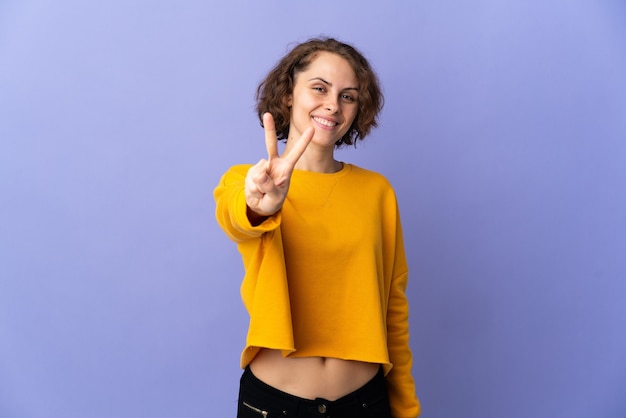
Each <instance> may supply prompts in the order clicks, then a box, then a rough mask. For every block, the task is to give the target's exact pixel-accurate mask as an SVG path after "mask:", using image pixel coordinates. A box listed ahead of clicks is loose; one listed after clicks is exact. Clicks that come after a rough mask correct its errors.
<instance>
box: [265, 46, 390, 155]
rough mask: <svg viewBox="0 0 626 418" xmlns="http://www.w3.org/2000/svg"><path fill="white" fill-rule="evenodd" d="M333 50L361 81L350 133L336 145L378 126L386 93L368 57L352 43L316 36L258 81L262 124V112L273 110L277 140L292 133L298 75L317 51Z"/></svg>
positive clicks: (271, 111)
mask: <svg viewBox="0 0 626 418" xmlns="http://www.w3.org/2000/svg"><path fill="white" fill-rule="evenodd" d="M321 51H326V52H332V53H334V54H337V55H339V56H340V57H342V58H344V59H345V60H346V61H348V63H349V64H350V66H351V67H352V69H353V70H354V73H355V74H356V77H357V80H358V82H359V100H358V105H359V106H358V112H357V115H356V118H355V119H354V122H352V126H350V128H349V129H348V132H346V134H345V135H344V136H343V137H342V138H341V139H339V140H338V141H337V142H336V144H335V145H336V146H337V147H340V146H342V145H355V146H356V141H357V140H362V139H363V138H365V136H366V135H367V134H368V133H369V132H370V130H371V129H372V128H375V127H376V126H378V123H377V120H376V118H377V116H378V114H379V113H380V111H381V110H382V108H383V101H384V100H383V94H382V91H381V88H380V85H379V82H378V77H377V76H376V73H374V71H373V70H372V68H371V66H370V64H369V62H368V61H367V60H366V59H365V57H364V56H363V55H362V54H361V53H360V52H359V51H357V49H356V48H354V47H353V46H351V45H348V44H345V43H343V42H339V41H337V40H335V39H333V38H314V39H309V40H308V41H306V42H303V43H301V44H299V45H296V46H295V47H294V48H293V49H292V50H291V51H290V52H289V53H287V55H285V56H284V57H283V58H282V59H281V60H280V61H279V62H278V64H276V66H275V67H274V68H273V69H272V70H271V71H270V72H269V73H268V75H267V77H266V78H265V80H263V81H262V82H261V84H259V87H258V88H257V93H256V100H257V105H256V110H257V113H258V115H259V119H260V120H261V124H263V114H264V113H265V112H270V113H271V114H272V116H274V122H275V124H276V136H277V137H278V139H287V135H288V134H289V123H290V109H289V107H288V106H287V99H288V97H289V96H290V95H291V94H292V93H293V88H294V84H295V76H296V74H298V73H299V72H302V71H305V70H306V69H307V67H308V66H309V64H310V63H311V62H312V61H313V58H315V56H316V55H317V53H318V52H321Z"/></svg>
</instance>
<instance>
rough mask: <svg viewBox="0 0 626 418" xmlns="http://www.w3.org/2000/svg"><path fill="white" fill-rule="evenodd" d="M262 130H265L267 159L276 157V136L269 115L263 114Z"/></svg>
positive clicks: (271, 117)
mask: <svg viewBox="0 0 626 418" xmlns="http://www.w3.org/2000/svg"><path fill="white" fill-rule="evenodd" d="M263 128H264V129H265V148H266V149H267V156H268V159H270V160H271V159H272V158H276V157H278V137H277V136H276V126H275V125H274V117H273V116H272V114H271V113H269V112H266V113H264V114H263Z"/></svg>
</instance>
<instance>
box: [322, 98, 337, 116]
mask: <svg viewBox="0 0 626 418" xmlns="http://www.w3.org/2000/svg"><path fill="white" fill-rule="evenodd" d="M324 108H325V109H326V110H328V111H329V112H332V113H335V112H337V110H338V109H339V104H338V102H337V99H336V98H331V97H329V98H327V100H326V103H325V104H324Z"/></svg>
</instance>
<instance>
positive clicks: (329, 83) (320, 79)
mask: <svg viewBox="0 0 626 418" xmlns="http://www.w3.org/2000/svg"><path fill="white" fill-rule="evenodd" d="M315 80H319V81H321V82H322V83H324V84H326V85H327V86H329V87H332V86H333V83H331V82H330V81H326V80H324V79H323V78H322V77H313V78H311V79H309V81H315ZM345 90H356V91H359V89H358V87H346V88H345V89H343V91H345Z"/></svg>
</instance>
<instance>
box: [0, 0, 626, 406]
mask: <svg viewBox="0 0 626 418" xmlns="http://www.w3.org/2000/svg"><path fill="white" fill-rule="evenodd" d="M207 3H209V2H203V1H198V0H192V1H186V2H173V1H172V2H154V1H147V0H144V1H134V2H122V1H116V0H113V1H108V2H84V1H78V0H62V1H57V2H51V1H43V0H39V1H37V0H20V1H17V0H5V1H3V2H2V3H0V202H1V204H0V416H1V417H7V418H49V417H55V418H56V417H59V418H61V417H63V418H85V417H89V418H105V417H106V418H109V417H151V418H161V417H163V418H166V417H167V418H170V417H186V418H193V417H198V418H200V417H207V416H222V417H228V416H234V410H235V402H236V392H237V384H238V378H239V374H240V371H239V369H238V360H239V352H240V349H241V346H242V344H243V339H244V336H245V326H246V315H245V312H244V310H243V307H242V306H241V302H240V299H239V293H238V292H239V290H238V288H239V281H240V278H241V276H242V267H241V264H240V258H239V255H238V253H237V252H236V249H235V246H234V244H232V243H230V242H229V241H228V240H227V239H226V238H225V236H224V235H223V234H222V233H221V231H220V230H219V229H218V227H217V225H216V224H215V221H214V216H213V211H214V203H213V198H212V190H213V187H214V186H215V184H216V182H217V181H218V179H219V176H220V174H221V173H222V172H223V171H224V170H225V169H226V168H227V167H228V166H230V165H231V164H235V163H240V162H256V161H257V160H258V159H259V158H261V157H262V156H263V154H264V143H263V132H262V130H261V129H260V128H259V124H258V121H257V120H256V119H255V115H254V112H253V109H252V108H253V95H254V89H255V87H256V85H257V83H258V82H259V80H260V79H261V78H262V77H263V76H264V74H265V72H266V71H267V70H268V69H269V68H270V67H271V66H272V65H273V64H274V63H275V61H276V60H277V59H278V58H279V57H280V56H282V54H283V53H284V52H285V51H286V49H287V48H288V46H289V44H290V43H291V42H295V41H303V40H305V39H307V38H308V37H310V36H314V35H318V34H321V33H323V34H328V35H334V36H337V37H339V38H340V39H343V40H346V41H349V42H353V43H355V44H356V45H357V46H358V47H359V48H360V49H361V50H362V51H363V52H364V53H365V54H366V55H367V56H368V57H369V58H370V59H371V61H372V63H373V65H374V66H375V68H376V69H377V71H378V73H379V75H380V78H381V80H382V82H383V85H384V88H385V93H386V99H387V101H386V107H385V110H384V114H383V116H382V120H381V122H382V123H381V126H380V128H379V129H378V130H377V131H376V132H375V133H374V134H373V135H372V136H371V138H369V140H368V141H366V143H364V144H362V146H360V147H359V148H358V149H357V150H353V149H348V150H345V151H342V152H341V153H340V155H339V156H340V158H341V159H343V160H345V161H350V162H353V163H356V164H360V165H363V166H365V167H368V168H371V169H374V170H377V171H380V172H382V173H383V174H385V175H386V176H387V177H388V178H389V179H390V180H391V181H392V183H393V184H394V185H395V187H396V190H397V192H398V196H399V199H400V204H401V211H402V215H403V221H404V228H405V234H406V240H407V248H408V253H409V260H410V267H411V271H412V275H411V282H410V285H409V297H410V299H411V302H412V305H411V306H412V311H411V317H412V347H413V350H414V355H415V365H414V375H415V378H416V383H417V389H418V395H419V396H420V398H421V400H422V403H423V416H424V417H426V418H430V417H432V418H436V417H465V416H481V417H485V418H502V417H507V418H517V417H519V418H521V417H550V418H552V417H566V416H567V417H570V418H577V417H580V418H582V417H590V416H593V417H602V418H617V417H623V416H626V401H625V400H624V394H626V361H624V358H625V357H624V353H625V352H626V332H625V329H626V257H625V253H626V237H625V236H626V77H625V74H626V47H625V45H626V29H624V28H626V6H624V4H623V3H622V2H618V1H609V0H606V1H598V0H586V1H585V0H580V1H576V2H571V1H565V0H560V1H559V0H557V1H552V2H541V1H523V0H509V1H507V2H498V1H488V0H477V1H474V2H467V3H463V2H458V1H450V0H444V1H421V2H408V1H405V2H400V1H398V2H389V3H385V6H384V8H383V6H382V5H380V4H382V3H380V4H379V3H378V2H377V3H374V2H372V4H371V5H369V6H367V5H366V4H367V3H364V2H363V1H342V2H337V1H320V2H317V3H315V4H313V3H308V2H286V1H285V2H279V1H271V2H270V1H268V2H242V1H229V2H220V3H217V2H216V4H207ZM470 3H471V4H470Z"/></svg>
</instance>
